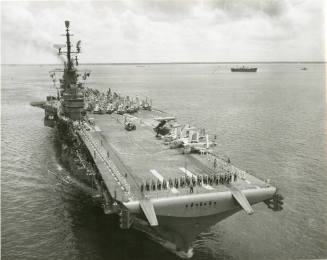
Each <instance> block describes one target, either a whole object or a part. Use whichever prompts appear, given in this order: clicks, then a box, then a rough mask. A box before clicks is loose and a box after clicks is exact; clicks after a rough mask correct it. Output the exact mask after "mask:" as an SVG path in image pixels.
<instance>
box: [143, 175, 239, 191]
mask: <svg viewBox="0 0 327 260" xmlns="http://www.w3.org/2000/svg"><path fill="white" fill-rule="evenodd" d="M237 178H238V176H237V173H230V172H227V173H226V174H213V175H204V176H202V175H197V176H192V177H189V176H182V177H180V178H174V179H172V178H169V179H168V181H166V180H165V179H164V180H163V181H162V182H161V181H160V180H157V181H155V180H153V179H152V180H151V181H149V180H146V181H145V183H142V184H141V191H142V192H143V191H150V190H153V191H155V190H166V189H168V188H173V187H174V188H176V189H178V188H179V187H181V188H185V187H189V188H190V189H191V192H192V191H193V187H195V186H202V185H219V184H229V183H231V182H236V181H237Z"/></svg>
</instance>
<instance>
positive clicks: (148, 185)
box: [33, 21, 283, 257]
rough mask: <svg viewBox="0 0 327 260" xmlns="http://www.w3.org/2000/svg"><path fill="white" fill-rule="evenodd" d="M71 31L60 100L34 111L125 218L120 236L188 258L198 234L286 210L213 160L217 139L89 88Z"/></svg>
mask: <svg viewBox="0 0 327 260" xmlns="http://www.w3.org/2000/svg"><path fill="white" fill-rule="evenodd" d="M65 25H66V34H65V36H66V44H65V45H64V46H57V47H58V54H59V55H65V56H66V61H65V63H64V69H63V70H55V71H52V72H51V74H50V75H51V77H52V78H53V79H55V77H56V73H57V72H58V71H59V72H62V73H63V76H62V78H61V79H60V88H59V89H58V93H57V96H48V97H47V100H46V101H45V102H35V103H34V104H33V105H36V106H40V107H42V108H44V110H45V118H44V123H45V125H46V126H49V127H53V128H54V129H55V130H56V135H57V139H58V140H59V141H60V143H61V148H60V154H61V158H62V161H63V162H64V163H65V164H66V165H67V167H69V168H70V170H71V172H72V174H74V176H76V177H77V178H79V179H81V180H83V181H85V182H86V183H88V184H89V185H90V187H94V189H95V191H94V193H95V194H96V195H97V197H98V198H99V199H100V200H101V201H102V206H103V210H104V213H105V214H117V215H119V219H120V227H121V228H122V229H129V228H135V229H137V230H140V231H143V232H146V233H147V234H148V235H150V236H151V237H152V238H154V239H155V240H156V241H158V242H159V243H160V244H162V245H163V246H165V247H166V248H169V249H171V250H172V251H174V252H175V253H177V254H178V255H180V256H182V257H190V256H191V255H192V253H191V252H192V242H193V241H194V239H195V237H196V236H197V235H198V234H200V233H201V232H203V231H205V230H206V229H208V228H210V227H211V226H212V225H215V224H216V223H218V222H219V221H221V220H223V219H225V218H227V217H229V216H231V215H233V214H235V213H236V212H238V211H240V210H242V209H243V210H245V211H246V212H247V214H249V215H251V214H253V212H254V211H253V209H252V207H251V205H253V204H256V203H259V202H264V203H266V204H267V205H268V207H269V208H271V209H273V210H275V211H279V210H281V209H282V203H283V202H282V196H281V195H280V194H278V193H277V189H276V187H274V186H272V185H271V184H270V182H269V181H266V180H260V179H258V178H257V177H255V176H253V175H250V174H248V173H246V172H245V171H242V170H240V169H238V168H237V167H235V166H233V165H232V164H231V162H230V160H229V158H226V157H224V156H221V155H219V154H217V153H215V152H214V146H215V144H216V143H217V142H218V139H217V138H212V136H211V135H209V134H208V133H207V132H206V130H205V129H201V128H197V127H194V126H190V125H181V124H179V123H178V122H177V120H176V118H175V117H173V116H171V115H168V114H167V113H165V112H163V111H160V110H157V109H154V108H153V106H152V102H151V100H150V99H148V98H146V99H140V98H131V97H128V96H121V95H119V94H117V93H115V92H112V91H111V89H110V88H109V89H108V91H107V92H106V93H102V92H100V91H98V90H96V89H93V88H86V86H85V84H84V81H85V80H86V79H87V77H89V76H90V71H88V70H86V71H81V70H78V69H77V67H78V59H77V55H78V53H79V52H80V50H81V47H80V42H78V43H77V45H76V50H75V51H73V47H72V44H71V39H70V36H71V34H70V32H69V21H66V22H65ZM73 56H74V57H73ZM211 139H212V140H211Z"/></svg>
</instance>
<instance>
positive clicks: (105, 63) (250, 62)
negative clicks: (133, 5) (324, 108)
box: [1, 61, 327, 66]
mask: <svg viewBox="0 0 327 260" xmlns="http://www.w3.org/2000/svg"><path fill="white" fill-rule="evenodd" d="M326 62H327V61H234V62H233V61H225V62H222V61H187V62H184V61H176V62H85V63H79V65H164V64H243V63H244V64H276V63H292V64H294V63H306V64H309V63H326ZM61 64H62V63H1V65H6V66H24V65H25V66H26V65H28V66H38V65H61Z"/></svg>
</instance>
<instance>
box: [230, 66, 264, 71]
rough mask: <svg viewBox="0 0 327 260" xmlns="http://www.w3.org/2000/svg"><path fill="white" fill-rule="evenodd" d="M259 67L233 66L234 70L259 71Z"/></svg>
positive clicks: (232, 69)
mask: <svg viewBox="0 0 327 260" xmlns="http://www.w3.org/2000/svg"><path fill="white" fill-rule="evenodd" d="M257 69H258V68H250V67H245V66H242V67H237V68H231V71H232V72H257Z"/></svg>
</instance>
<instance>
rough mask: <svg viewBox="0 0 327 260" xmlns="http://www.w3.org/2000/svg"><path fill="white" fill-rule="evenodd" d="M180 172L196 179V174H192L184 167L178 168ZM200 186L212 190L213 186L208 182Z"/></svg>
mask: <svg viewBox="0 0 327 260" xmlns="http://www.w3.org/2000/svg"><path fill="white" fill-rule="evenodd" d="M179 169H180V170H181V171H182V172H184V173H185V174H186V175H187V176H188V177H190V178H192V177H194V178H195V180H197V176H196V175H194V174H193V173H192V172H190V171H189V170H187V169H185V168H184V167H180V168H179ZM202 187H203V188H205V189H207V190H214V188H213V187H212V186H210V185H208V184H204V183H202Z"/></svg>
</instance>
